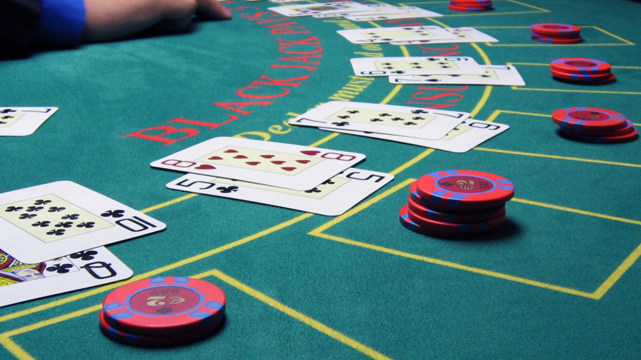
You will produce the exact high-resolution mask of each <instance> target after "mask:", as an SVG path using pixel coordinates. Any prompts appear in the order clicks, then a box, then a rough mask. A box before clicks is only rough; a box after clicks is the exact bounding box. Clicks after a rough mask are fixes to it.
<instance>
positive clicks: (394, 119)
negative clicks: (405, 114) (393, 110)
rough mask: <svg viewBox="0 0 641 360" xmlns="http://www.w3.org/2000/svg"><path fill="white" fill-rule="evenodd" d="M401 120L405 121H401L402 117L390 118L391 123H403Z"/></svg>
mask: <svg viewBox="0 0 641 360" xmlns="http://www.w3.org/2000/svg"><path fill="white" fill-rule="evenodd" d="M403 120H405V119H403V118H402V117H395V118H392V121H403Z"/></svg>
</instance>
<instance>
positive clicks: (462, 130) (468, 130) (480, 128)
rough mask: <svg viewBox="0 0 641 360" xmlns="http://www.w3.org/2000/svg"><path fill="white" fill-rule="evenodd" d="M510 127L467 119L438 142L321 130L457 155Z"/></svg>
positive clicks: (357, 132) (366, 133)
mask: <svg viewBox="0 0 641 360" xmlns="http://www.w3.org/2000/svg"><path fill="white" fill-rule="evenodd" d="M509 128H510V127H509V126H508V125H505V124H498V123H495V122H488V121H479V120H474V119H467V120H465V121H464V122H463V123H462V124H460V125H459V126H457V127H456V128H455V129H454V130H452V131H451V132H450V133H449V134H447V136H445V137H443V138H442V139H438V140H427V139H417V138H411V137H404V136H397V135H386V134H376V133H369V132H363V131H352V130H336V129H325V128H320V129H321V130H327V131H335V132H340V133H345V134H350V135H357V136H364V137H371V138H375V139H382V140H389V141H395V142H400V143H405V144H412V145H418V146H423V147H429V148H434V149H438V150H444V151H450V152H455V153H463V152H466V151H469V150H471V149H473V148H474V147H476V146H478V145H480V144H481V143H483V142H485V141H487V140H489V139H491V138H493V137H495V136H496V135H498V134H500V133H502V132H504V131H506V130H507V129H509Z"/></svg>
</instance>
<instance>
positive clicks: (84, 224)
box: [76, 221, 96, 229]
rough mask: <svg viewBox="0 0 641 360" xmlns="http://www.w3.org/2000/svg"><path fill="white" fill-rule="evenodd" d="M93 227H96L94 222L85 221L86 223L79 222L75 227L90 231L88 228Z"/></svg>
mask: <svg viewBox="0 0 641 360" xmlns="http://www.w3.org/2000/svg"><path fill="white" fill-rule="evenodd" d="M94 225H96V223H95V222H93V221H87V222H81V223H80V224H78V225H76V227H79V228H85V229H90V228H92V227H94Z"/></svg>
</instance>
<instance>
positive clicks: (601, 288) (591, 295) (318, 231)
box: [308, 178, 641, 300]
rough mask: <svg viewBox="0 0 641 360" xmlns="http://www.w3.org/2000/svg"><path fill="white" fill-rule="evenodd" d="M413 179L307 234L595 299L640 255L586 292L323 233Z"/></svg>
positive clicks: (639, 250)
mask: <svg viewBox="0 0 641 360" xmlns="http://www.w3.org/2000/svg"><path fill="white" fill-rule="evenodd" d="M415 180H416V179H412V178H410V179H407V180H405V181H404V182H402V183H400V184H398V185H396V186H394V187H392V188H390V189H389V190H387V191H385V192H383V193H381V194H379V195H377V196H376V197H374V198H372V199H371V200H368V201H366V202H365V203H363V204H361V205H359V206H358V207H355V208H353V209H352V210H350V211H348V212H346V213H345V214H343V215H341V216H339V217H337V218H334V219H333V220H330V221H328V222H327V223H325V224H323V225H321V226H319V227H317V228H315V229H314V230H312V231H310V232H309V233H308V234H309V235H312V236H317V237H320V238H323V239H327V240H332V241H336V242H341V243H344V244H348V245H353V246H358V247H362V248H366V249H370V250H374V251H379V252H383V253H387V254H391V255H396V256H400V257H404V258H408V259H414V260H419V261H423V262H427V263H432V264H436V265H441V266H447V267H450V268H455V269H459V270H464V271H469V272H473V273H477V274H481V275H487V276H491V277H495V278H500V279H503V280H508V281H513V282H519V283H523V284H527V285H531V286H536V287H540V288H545V289H549V290H554V291H559V292H563V293H567V294H572V295H577V296H582V297H586V298H590V299H594V300H598V299H600V298H601V297H603V295H604V294H605V293H606V292H607V291H608V290H609V289H610V288H611V287H612V286H613V285H614V284H615V283H616V282H617V280H618V279H620V278H621V276H623V274H624V273H625V272H626V271H627V269H628V268H630V267H631V266H632V264H634V263H635V261H636V260H637V259H638V258H639V256H641V245H639V246H638V247H637V249H636V250H634V252H633V253H632V254H630V255H629V256H628V257H627V258H626V260H625V261H624V262H623V263H622V264H621V265H620V266H619V267H618V268H617V270H616V271H615V272H614V273H612V274H611V275H610V276H609V277H608V278H607V279H606V281H605V282H604V283H603V284H601V285H600V286H599V288H598V289H597V290H596V291H595V292H593V293H589V292H586V291H581V290H577V289H572V288H567V287H563V286H558V285H554V284H549V283H544V282H541V281H536V280H532V279H526V278H522V277H518V276H513V275H508V274H504V273H499V272H495V271H491V270H486V269H480V268H475V267H470V266H466V265H462V264H457V263H453V262H450V261H445V260H440V259H435V258H430V257H426V256H421V255H417V254H412V253H407V252H403V251H400V250H395V249H390V248H386V247H382V246H377V245H372V244H367V243H363V242H360V241H356V240H351V239H346V238H342V237H339V236H334V235H330V234H326V233H325V231H326V230H327V229H329V228H331V227H333V226H334V225H337V224H338V223H340V222H342V221H344V220H346V219H347V218H349V217H351V216H353V215H354V214H356V213H358V212H360V211H362V210H364V209H366V208H368V207H370V206H371V205H373V204H375V203H377V202H378V201H380V200H382V199H384V198H386V197H388V196H389V195H391V194H393V193H395V192H397V191H399V190H401V189H403V188H405V187H407V186H408V185H409V184H411V183H412V182H414V181H415ZM511 201H514V202H518V203H523V204H527V205H533V206H539V207H543V208H548V209H554V210H559V211H566V212H571V213H575V214H580V215H585V216H592V217H597V218H601V219H606V220H612V221H619V222H623V223H628V224H633V225H639V226H641V221H638V220H632V219H626V218H620V217H616V216H610V215H606V214H599V213H595V212H590V211H584V210H579V209H573V208H569V207H565V206H559V205H553V204H546V203H542V202H537V201H531V200H525V199H519V198H513V199H512V200H511Z"/></svg>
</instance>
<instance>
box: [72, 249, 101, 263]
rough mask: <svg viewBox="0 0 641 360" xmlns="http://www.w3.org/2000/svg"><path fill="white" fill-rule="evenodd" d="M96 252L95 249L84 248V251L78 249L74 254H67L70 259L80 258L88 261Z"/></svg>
mask: <svg viewBox="0 0 641 360" xmlns="http://www.w3.org/2000/svg"><path fill="white" fill-rule="evenodd" d="M97 254H98V252H97V251H96V250H86V251H80V252H77V253H75V254H71V255H69V257H70V258H72V259H80V260H82V261H89V260H93V259H94V257H95V256H96V255H97Z"/></svg>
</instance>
